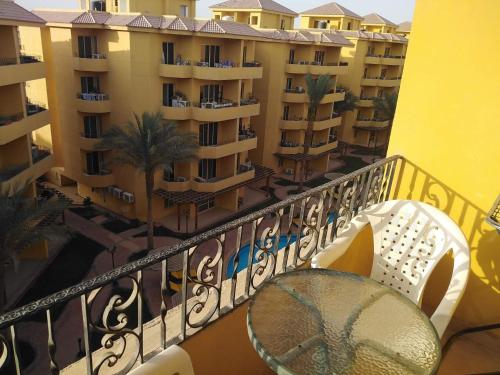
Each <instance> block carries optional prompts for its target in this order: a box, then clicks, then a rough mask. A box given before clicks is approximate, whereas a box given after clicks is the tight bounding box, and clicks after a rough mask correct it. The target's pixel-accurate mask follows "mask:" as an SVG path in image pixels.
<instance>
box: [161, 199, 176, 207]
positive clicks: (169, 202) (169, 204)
mask: <svg viewBox="0 0 500 375" xmlns="http://www.w3.org/2000/svg"><path fill="white" fill-rule="evenodd" d="M174 206H175V202H174V200H173V199H165V200H164V201H163V207H164V208H172V207H174Z"/></svg>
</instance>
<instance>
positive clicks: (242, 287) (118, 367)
mask: <svg viewBox="0 0 500 375" xmlns="http://www.w3.org/2000/svg"><path fill="white" fill-rule="evenodd" d="M401 160H402V158H401V157H399V156H394V157H391V158H388V159H385V160H381V161H379V162H376V163H374V164H373V165H370V166H367V167H365V168H362V169H360V170H358V171H356V172H354V173H351V174H348V175H345V176H343V177H341V178H339V179H337V180H335V181H332V182H330V183H328V184H325V185H323V186H319V187H316V188H313V189H310V190H308V191H305V192H303V193H300V194H297V195H295V196H293V197H290V198H288V199H286V200H283V201H281V202H279V203H276V204H274V205H272V206H269V207H267V208H264V209H263V210H260V211H257V212H253V213H250V214H249V215H247V216H245V217H242V218H240V219H238V220H235V221H232V222H230V223H227V224H225V225H223V226H221V227H218V228H216V229H213V230H208V231H206V232H204V233H203V234H201V235H198V236H196V237H193V238H191V239H189V240H186V241H184V242H181V243H179V244H176V245H174V246H172V247H169V248H162V249H157V250H156V251H154V252H151V253H150V254H148V255H147V256H146V257H144V258H142V259H140V260H138V261H135V262H131V263H128V264H126V265H124V266H121V267H118V268H116V269H114V270H112V271H109V272H107V273H104V274H102V275H100V276H98V277H96V278H93V279H90V280H86V281H85V282H82V283H80V284H78V285H76V286H73V287H71V288H68V289H65V290H62V291H60V292H58V293H56V294H54V295H51V296H49V297H47V298H43V299H41V300H38V301H36V302H34V303H32V304H29V305H27V306H23V307H21V308H19V309H17V310H14V311H12V312H9V313H7V314H4V315H2V316H0V329H2V330H3V331H2V332H4V331H5V332H8V330H10V336H11V337H10V338H7V336H2V335H1V333H0V372H1V370H4V369H5V368H7V367H8V368H9V369H10V368H11V366H15V367H16V368H17V369H19V363H20V361H19V359H18V351H17V349H16V346H15V342H16V337H15V336H16V335H15V327H16V326H17V325H16V323H17V322H19V321H23V320H24V319H26V318H27V317H29V316H31V315H34V314H37V313H46V314H47V323H46V324H47V326H41V325H40V326H41V327H42V328H43V329H44V330H45V331H44V333H43V335H47V334H48V336H45V337H47V338H48V340H47V341H46V345H47V346H46V347H45V350H43V351H42V350H39V352H45V353H48V361H47V360H46V357H45V358H44V363H42V361H40V363H37V364H36V365H37V366H39V368H41V369H42V370H41V372H42V373H49V371H50V372H52V373H58V372H59V366H58V363H57V361H56V354H57V357H58V358H57V359H59V360H60V362H61V363H67V359H66V358H64V351H62V350H60V351H59V352H57V353H56V348H57V347H56V342H55V337H56V335H55V333H54V332H53V329H54V328H56V327H53V326H52V321H51V317H50V310H52V311H54V310H53V309H54V307H56V306H57V305H58V304H62V303H64V302H66V301H70V300H73V299H75V298H80V299H81V305H82V316H70V317H69V318H65V319H74V324H81V321H82V320H83V338H84V342H85V361H86V364H85V366H86V368H87V374H89V375H90V374H100V373H104V372H106V373H108V372H111V373H126V372H127V371H129V370H130V369H132V368H133V367H134V366H135V365H136V364H137V363H141V362H142V361H143V358H144V349H143V318H142V309H143V300H142V298H143V297H142V287H143V285H142V270H144V269H146V268H151V269H153V268H154V267H153V266H155V265H158V264H161V271H162V272H161V280H160V278H159V277H158V280H157V284H156V285H157V286H156V289H155V290H153V291H152V293H153V294H154V293H158V294H156V295H157V296H158V295H161V299H160V301H159V303H160V311H159V318H160V319H159V320H160V324H159V326H160V330H159V331H160V333H158V335H159V336H160V337H158V342H159V343H160V345H161V347H162V348H166V347H167V346H168V345H169V344H170V343H171V342H172V341H176V342H178V341H182V340H183V339H184V338H186V337H187V336H190V335H192V334H194V333H195V332H197V331H198V330H200V329H202V328H203V327H205V326H206V325H207V324H209V323H210V322H212V321H214V320H215V319H217V318H219V317H220V316H222V315H223V314H225V313H226V312H228V311H230V310H231V309H233V308H234V307H235V306H237V305H238V304H241V303H243V302H244V301H245V300H247V299H248V298H249V297H250V296H251V295H252V294H253V293H254V292H255V290H256V288H258V287H259V286H260V285H262V283H263V282H265V281H266V280H268V279H270V278H272V277H273V276H274V275H276V274H279V273H281V272H286V271H288V270H291V269H294V268H295V267H297V266H300V265H302V264H304V263H305V262H307V261H308V260H309V259H310V258H311V257H312V256H313V255H314V254H315V253H316V252H317V251H318V250H319V249H321V248H322V247H323V246H327V245H328V244H329V243H330V242H331V241H333V240H334V239H335V237H336V235H337V231H338V229H340V228H343V227H344V226H345V225H348V224H349V223H350V221H351V219H352V217H353V216H354V215H356V214H357V213H358V211H359V210H361V209H363V208H366V207H367V206H369V205H371V204H374V203H379V202H380V201H384V200H388V199H390V197H391V196H390V193H391V186H392V181H393V177H394V174H395V171H396V169H397V166H398V162H399V161H401ZM180 259H182V265H181V264H180V262H179V260H180ZM231 267H232V268H231ZM174 271H181V272H182V276H181V278H182V280H181V282H182V287H181V289H180V292H176V291H175V290H171V288H170V285H171V284H170V279H169V275H170V274H169V272H174ZM175 278H177V276H175ZM175 278H174V277H173V276H172V282H174V281H175V280H174V279H175ZM148 280H149V279H148ZM124 283H130V284H131V287H129V288H128V289H126V288H123V287H121V285H123V284H124ZM148 285H151V284H148ZM149 288H151V287H149ZM148 293H149V291H148ZM175 293H177V294H175ZM171 312H172V314H171ZM73 315H74V314H73ZM66 316H67V315H66ZM135 316H136V318H135ZM173 317H175V319H176V320H175V321H174V320H172V319H173ZM167 322H168V335H167ZM155 332H158V331H155ZM56 333H57V332H56ZM4 334H5V333H4ZM172 335H173V336H172ZM57 337H58V338H59V336H57ZM23 338H24V335H23ZM99 340H100V341H99ZM59 341H60V342H58V343H57V344H58V345H57V346H58V347H61V346H64V345H66V343H65V342H64V340H63V339H62V338H59ZM61 341H62V342H61ZM21 355H22V353H21ZM82 371H83V370H82Z"/></svg>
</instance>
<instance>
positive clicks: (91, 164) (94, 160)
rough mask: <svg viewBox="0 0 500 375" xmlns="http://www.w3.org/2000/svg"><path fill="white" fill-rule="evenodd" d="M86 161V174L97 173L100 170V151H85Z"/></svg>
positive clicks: (101, 161)
mask: <svg viewBox="0 0 500 375" xmlns="http://www.w3.org/2000/svg"><path fill="white" fill-rule="evenodd" d="M85 156H86V162H87V170H86V172H87V174H99V173H100V172H101V170H102V164H103V160H102V153H101V152H97V151H94V152H87V153H86V155H85Z"/></svg>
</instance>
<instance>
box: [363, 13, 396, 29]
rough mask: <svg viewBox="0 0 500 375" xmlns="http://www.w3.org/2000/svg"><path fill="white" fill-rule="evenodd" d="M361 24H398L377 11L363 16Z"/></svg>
mask: <svg viewBox="0 0 500 375" xmlns="http://www.w3.org/2000/svg"><path fill="white" fill-rule="evenodd" d="M361 24H362V25H363V24H365V25H388V26H394V27H396V26H397V25H396V24H395V23H394V22H391V21H389V20H388V19H387V18H384V17H382V16H381V15H380V14H377V13H371V14H367V15H366V16H364V17H363V21H361Z"/></svg>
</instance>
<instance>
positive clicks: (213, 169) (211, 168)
mask: <svg viewBox="0 0 500 375" xmlns="http://www.w3.org/2000/svg"><path fill="white" fill-rule="evenodd" d="M216 175H217V160H215V159H201V160H200V161H199V163H198V176H199V177H201V178H204V179H205V180H210V179H211V178H214V177H215V176H216Z"/></svg>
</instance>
